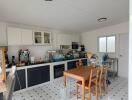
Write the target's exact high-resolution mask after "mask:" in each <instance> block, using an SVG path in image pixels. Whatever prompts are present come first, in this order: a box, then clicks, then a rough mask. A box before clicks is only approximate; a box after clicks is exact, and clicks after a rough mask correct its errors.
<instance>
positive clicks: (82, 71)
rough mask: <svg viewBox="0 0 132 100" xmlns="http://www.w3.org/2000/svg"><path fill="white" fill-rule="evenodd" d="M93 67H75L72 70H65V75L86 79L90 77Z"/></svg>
mask: <svg viewBox="0 0 132 100" xmlns="http://www.w3.org/2000/svg"><path fill="white" fill-rule="evenodd" d="M91 69H92V67H87V66H86V67H82V68H75V69H71V70H67V71H64V75H65V76H69V77H73V78H75V79H78V80H82V79H84V80H86V79H88V78H89V75H90V71H91Z"/></svg>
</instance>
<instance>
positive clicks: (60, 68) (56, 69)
mask: <svg viewBox="0 0 132 100" xmlns="http://www.w3.org/2000/svg"><path fill="white" fill-rule="evenodd" d="M64 70H65V65H64V64H61V65H55V66H54V78H58V77H61V76H63V71H64Z"/></svg>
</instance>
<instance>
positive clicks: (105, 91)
mask: <svg viewBox="0 0 132 100" xmlns="http://www.w3.org/2000/svg"><path fill="white" fill-rule="evenodd" d="M104 95H106V80H104Z"/></svg>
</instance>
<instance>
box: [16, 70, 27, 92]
mask: <svg viewBox="0 0 132 100" xmlns="http://www.w3.org/2000/svg"><path fill="white" fill-rule="evenodd" d="M24 88H26V76H25V69H22V70H17V73H16V82H15V87H14V91H17V90H20V89H24Z"/></svg>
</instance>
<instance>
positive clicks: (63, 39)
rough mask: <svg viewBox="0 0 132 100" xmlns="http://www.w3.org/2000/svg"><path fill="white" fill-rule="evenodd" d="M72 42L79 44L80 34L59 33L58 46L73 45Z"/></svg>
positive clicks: (57, 37)
mask: <svg viewBox="0 0 132 100" xmlns="http://www.w3.org/2000/svg"><path fill="white" fill-rule="evenodd" d="M72 42H79V35H78V34H75V35H74V34H63V33H58V34H57V36H56V44H57V46H60V45H71V44H72Z"/></svg>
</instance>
